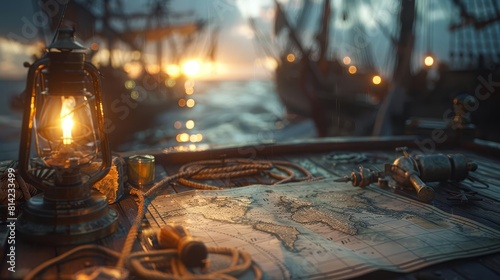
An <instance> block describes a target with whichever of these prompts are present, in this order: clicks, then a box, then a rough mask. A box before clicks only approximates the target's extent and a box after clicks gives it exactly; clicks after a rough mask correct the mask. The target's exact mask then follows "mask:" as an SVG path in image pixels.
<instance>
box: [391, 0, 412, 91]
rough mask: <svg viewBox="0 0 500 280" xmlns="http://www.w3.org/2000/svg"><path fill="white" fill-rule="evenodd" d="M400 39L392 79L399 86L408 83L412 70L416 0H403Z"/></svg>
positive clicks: (400, 15)
mask: <svg viewBox="0 0 500 280" xmlns="http://www.w3.org/2000/svg"><path fill="white" fill-rule="evenodd" d="M399 23H400V29H399V36H398V38H399V40H398V41H397V44H396V46H395V47H396V52H395V53H396V61H395V66H394V69H393V75H392V80H393V82H394V84H396V85H399V86H405V85H408V83H409V80H410V77H411V70H410V63H411V57H412V53H413V43H414V34H413V31H414V23H415V0H402V1H401V9H400V14H399Z"/></svg>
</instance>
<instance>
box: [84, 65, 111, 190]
mask: <svg viewBox="0 0 500 280" xmlns="http://www.w3.org/2000/svg"><path fill="white" fill-rule="evenodd" d="M83 68H84V70H85V71H86V72H87V73H89V74H90V75H91V76H92V87H93V89H94V98H95V100H94V101H95V102H94V104H95V111H96V112H97V130H98V132H99V140H100V143H101V148H102V151H101V152H102V165H101V167H100V168H99V171H98V172H97V174H96V175H95V176H92V178H91V179H90V181H89V183H90V184H91V185H93V184H95V183H96V182H97V181H99V180H101V179H102V178H104V176H106V174H108V172H109V169H110V167H111V150H110V148H109V141H108V135H107V133H106V127H105V125H104V112H103V110H102V96H101V84H102V81H101V73H100V72H99V70H98V69H97V68H96V67H95V66H94V65H93V64H92V63H90V62H85V63H84V65H83Z"/></svg>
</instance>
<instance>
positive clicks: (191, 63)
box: [182, 60, 201, 77]
mask: <svg viewBox="0 0 500 280" xmlns="http://www.w3.org/2000/svg"><path fill="white" fill-rule="evenodd" d="M200 70H201V64H200V62H198V61H197V60H188V61H186V62H185V63H184V64H183V65H182V72H183V73H184V74H185V75H186V76H188V77H194V76H196V75H198V73H200Z"/></svg>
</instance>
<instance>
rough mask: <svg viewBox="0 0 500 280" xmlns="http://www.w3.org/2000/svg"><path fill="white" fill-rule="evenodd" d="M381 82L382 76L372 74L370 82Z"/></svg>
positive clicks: (378, 83) (376, 83) (375, 83)
mask: <svg viewBox="0 0 500 280" xmlns="http://www.w3.org/2000/svg"><path fill="white" fill-rule="evenodd" d="M381 82H382V78H381V77H380V76H379V75H375V76H373V78H372V83H373V84H374V85H380V83H381Z"/></svg>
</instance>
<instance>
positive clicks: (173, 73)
mask: <svg viewBox="0 0 500 280" xmlns="http://www.w3.org/2000/svg"><path fill="white" fill-rule="evenodd" d="M165 73H167V75H169V76H170V77H172V78H177V77H179V76H180V75H181V68H180V67H179V65H177V64H169V65H167V66H165Z"/></svg>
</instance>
